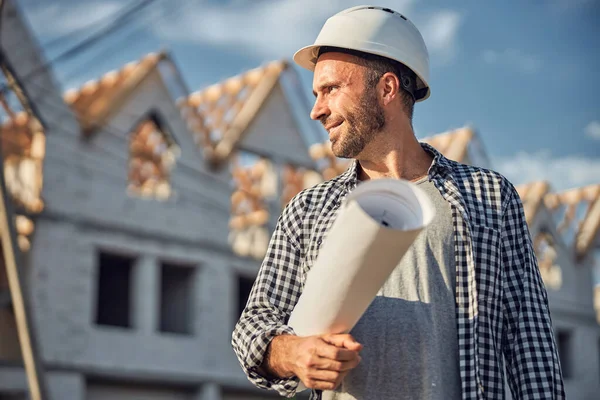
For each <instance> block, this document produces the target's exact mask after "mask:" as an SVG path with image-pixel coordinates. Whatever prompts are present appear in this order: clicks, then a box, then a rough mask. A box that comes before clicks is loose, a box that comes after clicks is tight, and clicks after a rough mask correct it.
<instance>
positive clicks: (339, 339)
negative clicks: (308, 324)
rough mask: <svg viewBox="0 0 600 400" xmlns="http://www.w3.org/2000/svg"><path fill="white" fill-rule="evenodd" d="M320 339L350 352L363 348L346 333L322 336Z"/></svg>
mask: <svg viewBox="0 0 600 400" xmlns="http://www.w3.org/2000/svg"><path fill="white" fill-rule="evenodd" d="M322 339H323V340H324V341H325V342H327V343H329V344H331V345H334V346H336V347H343V348H345V349H348V350H352V351H360V350H362V347H363V346H362V344H360V343H358V342H357V341H356V340H354V338H353V337H352V336H351V335H349V334H347V333H342V334H329V335H324V336H323V337H322Z"/></svg>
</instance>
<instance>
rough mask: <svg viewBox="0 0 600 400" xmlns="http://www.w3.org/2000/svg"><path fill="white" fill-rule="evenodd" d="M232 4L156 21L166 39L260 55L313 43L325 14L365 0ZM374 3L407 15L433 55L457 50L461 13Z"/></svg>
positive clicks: (407, 2)
mask: <svg viewBox="0 0 600 400" xmlns="http://www.w3.org/2000/svg"><path fill="white" fill-rule="evenodd" d="M240 3H241V2H238V4H236V6H235V7H233V6H222V5H218V6H217V5H211V4H199V5H197V6H196V7H194V8H193V9H190V10H186V11H185V13H183V14H180V15H178V16H177V17H176V20H174V19H170V20H165V21H163V23H162V24H160V25H157V26H156V30H157V33H158V35H159V36H161V37H163V38H164V39H167V40H177V41H192V42H199V43H208V44H213V45H223V46H231V47H236V48H237V49H240V50H243V51H255V52H257V53H258V54H259V55H261V56H263V57H269V58H280V57H289V56H291V55H292V54H293V53H294V52H295V51H296V50H298V49H299V48H301V47H302V46H306V45H308V44H311V43H313V42H314V40H315V38H316V37H317V34H318V33H319V30H320V29H321V27H322V25H323V23H324V22H325V20H326V19H327V18H329V17H330V16H332V15H333V14H335V13H336V12H338V11H341V10H343V9H345V8H348V7H351V6H354V5H361V4H364V1H363V0H329V1H323V0H277V1H275V0H263V1H252V2H248V1H246V2H243V4H240ZM377 5H379V6H382V7H390V8H392V9H394V10H396V11H398V12H401V13H403V14H406V16H407V17H408V18H410V19H411V20H413V21H414V22H415V23H416V25H417V26H418V27H419V28H420V29H421V32H422V34H423V37H424V39H425V42H426V43H427V46H428V48H429V50H430V53H431V55H432V59H433V60H435V59H440V60H441V61H442V62H447V61H449V60H451V59H452V58H453V57H454V55H455V54H456V51H457V49H458V45H457V40H458V31H459V27H460V25H461V22H462V18H461V15H460V14H458V13H457V12H454V11H449V10H443V11H438V12H434V13H431V14H428V15H420V14H418V13H417V12H416V11H415V10H414V0H380V1H379V2H377Z"/></svg>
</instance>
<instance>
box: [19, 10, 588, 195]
mask: <svg viewBox="0 0 600 400" xmlns="http://www.w3.org/2000/svg"><path fill="white" fill-rule="evenodd" d="M128 1H131V0H128ZM19 3H20V4H21V7H22V9H23V10H24V11H25V13H26V15H27V17H28V19H29V22H30V25H31V27H32V29H33V30H34V32H35V34H36V36H37V38H38V40H39V41H40V42H41V43H42V45H44V44H45V43H48V42H49V41H51V40H52V39H53V38H55V37H57V36H60V35H63V34H65V33H68V32H73V31H75V32H78V31H80V30H81V29H85V27H86V26H95V27H96V29H97V28H98V27H99V26H101V25H98V24H99V23H102V21H106V20H107V17H108V18H110V16H111V15H112V14H113V13H115V12H118V10H119V9H120V8H121V7H123V5H125V4H128V2H124V1H117V0H110V1H100V0H95V1H91V0H79V1H75V0H53V1H49V0H48V1H43V0H21V1H20V2H19ZM364 3H365V2H364V1H353V0H329V1H323V0H225V1H217V0H205V1H202V0H168V1H167V0H156V3H155V4H153V5H152V6H151V7H150V8H149V9H148V10H147V11H145V12H143V13H140V14H139V15H138V16H136V18H135V19H134V20H133V21H132V22H130V23H129V24H127V26H124V27H123V29H122V30H120V31H119V32H117V33H115V34H114V35H111V36H110V37H108V38H107V39H106V40H103V41H102V42H100V43H98V45H97V46H94V47H93V48H90V49H89V51H86V52H84V53H82V54H81V55H80V56H78V57H77V58H75V59H72V60H69V61H66V62H63V63H60V64H58V65H55V67H54V68H55V73H56V75H57V77H58V79H59V81H60V82H61V83H62V84H63V85H64V88H65V89H67V88H70V87H76V86H79V85H81V84H82V83H84V82H85V81H87V80H89V79H95V78H97V77H99V76H100V75H102V74H103V73H105V72H107V71H109V70H111V69H116V68H120V67H121V66H122V65H123V64H125V63H126V62H128V61H132V60H136V59H138V58H140V57H141V56H143V55H144V54H145V53H148V52H151V51H157V50H159V49H161V48H167V49H169V50H170V51H171V52H172V54H173V56H174V59H175V61H176V62H177V64H178V66H179V68H180V70H181V72H182V75H183V78H184V80H185V81H186V82H187V83H188V85H189V87H190V89H191V90H197V89H200V88H202V87H204V86H207V85H208V84H211V83H214V82H217V81H219V80H222V79H225V78H227V77H229V76H232V75H235V74H238V73H240V72H242V71H244V70H247V69H250V68H253V67H256V66H258V65H260V64H262V63H264V62H266V61H269V60H273V59H282V58H291V56H292V55H293V53H294V51H295V50H296V49H298V48H299V47H301V46H303V45H306V44H310V43H311V42H312V41H314V38H315V37H316V35H317V34H318V31H319V29H320V27H321V26H322V24H323V22H324V21H325V20H326V19H327V18H328V17H329V16H330V15H332V14H334V13H335V12H337V11H339V10H342V9H344V8H346V7H350V6H352V5H357V4H364ZM373 4H377V5H383V6H387V7H391V8H394V9H396V10H398V11H400V12H402V13H404V14H405V15H406V16H407V17H408V18H409V19H411V20H412V21H413V22H415V24H416V25H417V27H418V28H419V29H420V30H421V32H422V34H423V36H424V37H425V41H426V43H427V46H428V48H429V51H430V58H431V64H432V71H431V82H430V84H431V88H432V96H431V98H430V99H428V100H427V101H425V102H423V103H419V104H418V105H417V107H416V110H415V122H414V125H415V130H416V132H417V136H419V137H424V136H429V135H432V134H435V133H440V132H443V131H446V130H449V129H453V128H458V127H461V126H464V125H466V124H469V125H471V126H473V127H474V128H475V129H476V130H477V131H478V133H479V134H480V136H481V139H482V141H483V143H484V146H485V149H486V151H487V153H488V155H489V156H490V157H491V159H492V161H493V163H494V164H493V167H494V169H496V170H498V171H500V172H501V173H503V174H505V175H506V176H507V177H508V178H509V179H510V180H511V181H513V182H514V183H516V184H519V183H525V182H528V181H532V180H538V179H547V180H549V181H550V182H551V183H552V185H553V187H554V188H555V189H557V190H562V189H567V188H570V187H575V186H582V185H586V184H590V183H600V76H599V74H598V72H597V71H600V40H599V38H600V27H599V24H598V22H597V21H599V20H600V1H596V0H547V1H535V2H534V1H512V0H509V1H486V2H481V1H475V0H471V1H468V0H464V1H454V2H448V1H427V2H424V1H417V0H395V1H391V0H381V1H378V2H373ZM99 21H100V22H99ZM94 24H95V25H94ZM82 32H83V33H82V34H81V35H86V34H87V33H86V31H85V30H84V31H82ZM81 37H82V36H79V37H75V38H74V40H75V41H77V40H80V38H81ZM72 43H73V42H70V43H69V42H65V43H63V47H64V46H69V45H70V44H72ZM60 50H61V46H54V47H51V48H46V49H45V51H46V55H47V57H48V58H50V59H51V58H52V57H53V55H55V54H57V52H60ZM301 76H302V79H303V82H304V84H305V88H306V93H307V97H308V96H309V93H310V83H311V79H312V76H311V74H310V73H309V72H307V71H301ZM310 101H312V99H310ZM307 118H308V116H307Z"/></svg>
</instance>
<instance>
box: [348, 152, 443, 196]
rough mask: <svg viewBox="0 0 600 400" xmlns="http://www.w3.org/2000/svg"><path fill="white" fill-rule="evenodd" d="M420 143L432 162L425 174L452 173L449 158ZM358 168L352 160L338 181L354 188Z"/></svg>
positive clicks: (356, 163) (430, 175) (355, 161)
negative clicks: (431, 158)
mask: <svg viewBox="0 0 600 400" xmlns="http://www.w3.org/2000/svg"><path fill="white" fill-rule="evenodd" d="M420 145H421V147H422V148H423V150H425V151H426V152H428V153H429V154H431V155H432V156H433V162H432V163H431V167H429V170H428V171H427V175H428V176H429V177H430V178H431V177H433V176H434V175H435V174H436V173H440V174H441V175H444V173H447V174H448V175H452V170H453V169H452V162H451V161H450V160H448V159H447V158H446V157H444V155H443V154H442V153H440V152H439V151H437V150H436V149H435V148H434V147H433V146H431V145H429V144H427V143H423V142H420ZM358 168H359V165H358V161H357V160H354V161H353V162H351V163H350V166H349V167H348V169H347V170H346V171H344V172H343V173H342V174H341V175H340V182H341V183H343V184H344V185H345V186H346V188H347V189H348V190H352V189H354V188H355V187H356V185H357V184H358Z"/></svg>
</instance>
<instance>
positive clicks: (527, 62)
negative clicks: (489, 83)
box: [481, 48, 542, 73]
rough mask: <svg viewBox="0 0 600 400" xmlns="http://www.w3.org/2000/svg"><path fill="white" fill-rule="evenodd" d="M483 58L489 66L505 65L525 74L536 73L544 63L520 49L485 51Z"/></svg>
mask: <svg viewBox="0 0 600 400" xmlns="http://www.w3.org/2000/svg"><path fill="white" fill-rule="evenodd" d="M481 57H482V58H483V61H485V62H486V63H488V64H500V65H505V66H508V67H511V68H515V69H517V70H519V71H521V72H525V73H533V72H536V71H538V70H539V69H540V68H541V66H542V62H541V61H540V59H539V58H538V57H537V56H535V55H532V54H526V53H524V52H522V51H521V50H518V49H511V48H509V49H506V50H503V51H495V50H485V51H484V52H483V53H482V54H481Z"/></svg>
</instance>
